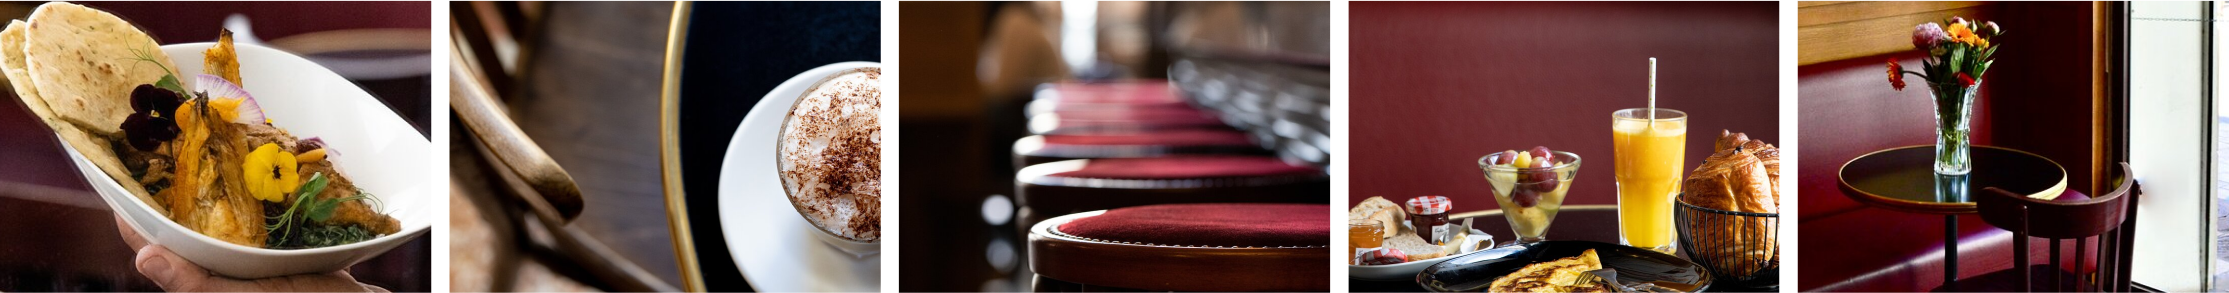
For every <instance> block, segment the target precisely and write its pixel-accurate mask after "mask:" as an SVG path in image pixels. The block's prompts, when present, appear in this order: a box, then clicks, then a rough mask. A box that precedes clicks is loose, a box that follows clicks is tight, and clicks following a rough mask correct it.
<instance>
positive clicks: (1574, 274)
mask: <svg viewBox="0 0 2229 293" xmlns="http://www.w3.org/2000/svg"><path fill="white" fill-rule="evenodd" d="M1600 269H1602V258H1601V257H1599V256H1596V255H1595V253H1594V250H1593V249H1588V250H1587V251H1586V252H1584V253H1580V254H1579V256H1573V257H1566V258H1561V259H1556V260H1553V261H1547V262H1541V263H1534V264H1530V265H1525V268H1523V269H1518V270H1517V272H1513V273H1509V274H1508V275H1503V276H1502V277H1501V278H1500V279H1494V284H1493V286H1489V287H1486V288H1487V289H1486V292H1616V290H1612V289H1610V287H1609V284H1603V283H1600V282H1594V283H1587V284H1577V283H1579V282H1578V281H1579V275H1582V274H1586V273H1587V272H1589V271H1594V270H1600Z"/></svg>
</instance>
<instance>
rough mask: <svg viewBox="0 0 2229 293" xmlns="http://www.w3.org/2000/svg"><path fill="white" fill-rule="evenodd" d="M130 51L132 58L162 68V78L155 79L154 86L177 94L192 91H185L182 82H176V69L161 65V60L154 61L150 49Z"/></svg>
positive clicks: (182, 94) (181, 94)
mask: <svg viewBox="0 0 2229 293" xmlns="http://www.w3.org/2000/svg"><path fill="white" fill-rule="evenodd" d="M132 53H133V55H134V56H133V57H134V58H133V60H138V61H140V62H147V63H148V64H154V65H155V67H156V68H162V69H163V78H162V79H159V80H156V81H155V87H158V88H162V89H166V90H170V91H173V92H178V95H180V96H186V95H188V94H191V93H192V92H188V91H186V87H185V85H184V83H181V82H178V73H177V72H176V71H172V70H170V66H163V63H162V62H155V55H154V54H153V53H151V51H148V50H132Z"/></svg>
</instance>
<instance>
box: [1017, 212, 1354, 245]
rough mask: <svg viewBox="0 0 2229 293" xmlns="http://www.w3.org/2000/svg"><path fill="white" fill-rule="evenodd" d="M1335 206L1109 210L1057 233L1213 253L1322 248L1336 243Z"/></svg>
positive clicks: (1072, 224)
mask: <svg viewBox="0 0 2229 293" xmlns="http://www.w3.org/2000/svg"><path fill="white" fill-rule="evenodd" d="M1330 208H1331V207H1330V206H1329V205H1321V204H1276V203H1219V204H1165V205H1149V206H1138V207H1128V208H1118V209H1112V210H1107V212H1106V213H1103V214H1100V215H1098V216H1092V217H1084V218H1079V219H1076V220H1074V221H1070V222H1068V223H1065V224H1061V225H1060V227H1057V230H1058V231H1059V232H1061V233H1066V234H1068V235H1074V236H1076V237H1082V238H1088V239H1093V240H1100V241H1111V242H1124V243H1138V244H1152V245H1169V246H1213V247H1322V246H1328V245H1330V243H1331V214H1330V213H1328V211H1330Z"/></svg>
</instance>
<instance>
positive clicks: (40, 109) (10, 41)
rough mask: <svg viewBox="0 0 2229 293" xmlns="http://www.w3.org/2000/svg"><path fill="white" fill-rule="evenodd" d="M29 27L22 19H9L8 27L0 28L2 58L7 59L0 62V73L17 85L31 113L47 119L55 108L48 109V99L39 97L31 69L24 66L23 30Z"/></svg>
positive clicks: (16, 91) (16, 90)
mask: <svg viewBox="0 0 2229 293" xmlns="http://www.w3.org/2000/svg"><path fill="white" fill-rule="evenodd" d="M29 28H30V25H28V24H24V23H23V21H22V20H9V21H8V29H6V30H0V59H4V60H5V61H6V62H5V63H4V64H0V73H6V74H7V76H8V83H9V84H10V85H13V86H14V87H15V95H16V98H18V99H22V100H23V105H24V106H25V107H26V108H31V114H38V115H39V120H40V121H46V120H47V119H49V117H54V110H48V109H47V107H46V101H45V100H41V99H40V98H39V90H38V88H37V87H32V86H31V72H30V69H28V68H24V66H23V63H24V60H23V31H25V30H29Z"/></svg>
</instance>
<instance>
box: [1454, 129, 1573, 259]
mask: <svg viewBox="0 0 2229 293" xmlns="http://www.w3.org/2000/svg"><path fill="white" fill-rule="evenodd" d="M1478 167H1479V169H1482V170H1485V172H1486V182H1487V183H1489V184H1492V185H1493V190H1494V203H1496V204H1500V205H1501V209H1502V216H1505V217H1509V228H1510V229H1511V230H1515V232H1516V233H1515V234H1516V235H1517V240H1516V243H1518V244H1524V243H1533V242H1540V241H1542V240H1546V239H1545V238H1542V236H1543V235H1545V234H1547V233H1548V224H1549V223H1550V222H1553V221H1555V219H1556V212H1557V211H1560V210H1562V209H1563V197H1564V194H1565V193H1567V192H1569V191H1571V180H1572V179H1573V178H1574V177H1576V176H1578V175H1579V155H1578V154H1572V153H1570V152H1559V151H1550V150H1548V147H1533V148H1532V149H1531V150H1527V151H1522V152H1520V151H1516V150H1508V151H1502V152H1499V153H1494V154H1490V155H1486V156H1485V157H1482V158H1479V159H1478Z"/></svg>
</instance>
